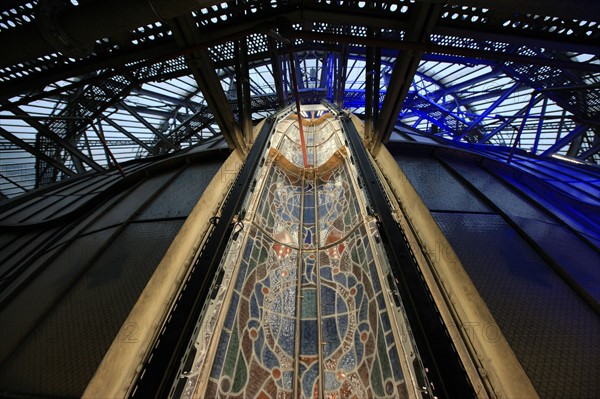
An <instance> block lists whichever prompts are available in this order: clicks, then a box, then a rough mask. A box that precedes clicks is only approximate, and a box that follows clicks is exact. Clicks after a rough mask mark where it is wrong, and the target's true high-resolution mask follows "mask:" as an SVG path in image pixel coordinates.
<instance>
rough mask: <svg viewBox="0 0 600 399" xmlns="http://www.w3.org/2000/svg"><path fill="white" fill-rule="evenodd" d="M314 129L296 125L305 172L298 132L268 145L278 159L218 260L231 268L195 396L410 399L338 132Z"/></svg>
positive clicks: (335, 126)
mask: <svg viewBox="0 0 600 399" xmlns="http://www.w3.org/2000/svg"><path fill="white" fill-rule="evenodd" d="M320 122H321V123H320V124H319V123H316V122H313V123H310V122H309V123H307V124H306V126H305V138H306V150H307V156H308V160H309V166H310V168H309V169H308V170H303V169H302V166H303V161H302V151H301V146H300V140H299V131H298V125H297V122H291V121H290V120H285V121H284V122H282V123H280V126H279V128H278V130H277V132H276V133H275V134H274V135H273V136H272V142H271V146H272V147H273V148H277V149H278V150H279V153H277V154H279V155H276V156H277V157H279V156H282V157H284V158H285V160H286V161H285V162H274V161H273V159H275V158H273V159H271V158H270V160H269V161H268V162H266V164H265V167H266V168H267V170H266V171H265V172H264V173H263V174H261V176H263V177H262V181H259V182H257V187H259V188H260V190H257V192H256V193H254V197H253V199H251V200H250V206H251V208H252V209H255V212H253V213H251V216H250V217H251V220H249V221H245V223H248V224H249V227H248V231H246V235H245V236H244V238H243V239H244V240H245V241H244V242H243V244H241V245H240V247H241V248H243V249H242V250H241V251H240V253H239V255H235V254H229V256H230V257H231V258H232V259H236V256H237V259H238V260H237V262H238V264H237V270H236V271H235V272H234V274H233V278H232V280H231V281H232V282H231V287H230V292H229V297H228V298H227V299H226V300H225V301H224V302H223V303H224V304H225V307H224V308H223V312H224V313H223V315H224V316H223V318H222V320H223V326H222V328H221V331H220V332H219V333H218V334H216V335H215V337H213V344H212V345H215V346H216V347H215V350H214V351H213V356H212V358H211V360H209V362H210V361H212V363H209V364H207V366H206V367H205V370H208V371H206V372H205V373H206V374H207V377H206V379H207V381H208V382H207V383H206V385H205V386H204V387H203V388H200V389H201V391H197V394H196V396H197V397H227V398H242V397H243V398H332V399H333V398H340V399H341V398H354V397H355V398H372V397H378V398H399V397H400V398H403V397H409V394H408V392H409V390H408V388H407V385H406V381H405V377H404V372H403V369H402V366H403V363H402V362H401V358H402V356H403V355H402V353H403V352H402V349H401V346H400V342H399V340H398V338H397V337H398V332H397V328H396V330H395V327H394V325H395V324H394V323H395V322H392V321H391V320H390V316H389V315H388V310H387V309H388V308H387V307H388V306H389V305H388V302H389V301H388V300H387V299H386V298H387V297H386V295H387V289H385V288H384V287H385V285H384V283H382V280H381V277H380V275H381V274H382V272H381V271H380V267H381V266H379V265H378V263H377V261H376V259H377V257H378V256H380V255H377V254H379V253H380V252H378V251H374V250H373V247H372V246H373V245H374V243H373V241H372V239H371V238H370V237H369V231H370V230H369V228H367V219H366V216H365V215H366V212H365V211H364V207H365V205H364V200H361V199H360V198H361V197H360V196H361V194H360V192H359V191H357V190H358V188H357V187H358V185H357V183H356V177H354V175H353V173H354V172H353V169H352V168H351V167H350V163H349V160H348V156H347V155H346V154H347V149H344V148H343V146H342V143H343V142H344V140H343V138H342V137H341V134H342V132H341V130H340V128H339V122H338V121H336V120H334V119H333V118H324V120H321V121H320ZM275 139H277V140H275ZM340 149H341V150H340ZM342 150H343V151H342ZM334 154H336V155H335V156H336V157H338V158H340V159H341V161H339V162H334V163H330V164H329V166H328V167H327V168H323V169H319V167H320V166H321V165H323V164H324V163H326V162H327V161H328V160H330V158H332V156H334ZM288 161H289V162H288ZM286 162H288V163H287V164H286ZM290 162H291V163H290ZM313 162H316V164H313ZM292 164H293V165H296V167H298V168H300V169H293V167H289V166H288V167H286V166H285V165H292ZM288 169H290V170H288ZM298 171H300V172H298ZM361 209H363V210H362V211H361ZM383 261H384V260H381V262H383Z"/></svg>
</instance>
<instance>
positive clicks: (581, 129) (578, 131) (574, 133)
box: [540, 125, 588, 157]
mask: <svg viewBox="0 0 600 399" xmlns="http://www.w3.org/2000/svg"><path fill="white" fill-rule="evenodd" d="M587 129H588V126H586V125H578V126H577V127H576V128H575V129H573V130H571V131H570V132H569V133H568V134H567V135H566V136H564V137H563V138H561V139H560V140H558V141H557V142H556V143H554V144H553V145H552V146H550V148H548V149H547V150H546V151H544V152H542V153H541V154H540V156H542V157H545V156H549V155H552V154H554V153H555V152H558V151H560V150H561V148H563V147H565V146H566V145H568V144H569V143H570V142H572V141H573V140H575V139H576V138H578V137H579V136H581V135H583V134H585V132H586V131H587Z"/></svg>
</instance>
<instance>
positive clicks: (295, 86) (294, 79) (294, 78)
mask: <svg viewBox="0 0 600 399" xmlns="http://www.w3.org/2000/svg"><path fill="white" fill-rule="evenodd" d="M289 54H290V70H291V71H292V83H293V84H294V96H295V97H296V115H298V130H299V131H300V146H301V147H302V161H303V163H304V168H308V159H307V157H306V142H305V141H304V128H303V127H302V116H300V94H299V93H298V77H297V76H296V67H297V66H296V65H294V52H293V51H292V46H291V45H290V46H289Z"/></svg>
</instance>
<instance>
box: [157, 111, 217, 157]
mask: <svg viewBox="0 0 600 399" xmlns="http://www.w3.org/2000/svg"><path fill="white" fill-rule="evenodd" d="M213 121H214V116H213V114H212V112H211V111H210V109H209V108H208V107H206V106H204V107H201V108H200V109H199V110H198V111H197V112H196V113H195V114H194V115H192V116H191V117H190V118H188V119H187V120H185V121H184V122H182V123H181V124H180V125H179V126H177V127H176V128H175V129H173V130H172V131H171V132H170V133H168V135H167V137H168V138H169V140H171V141H172V142H173V143H175V145H177V146H179V145H180V144H181V143H183V142H184V141H186V140H189V139H190V137H192V136H193V135H195V134H196V133H197V132H199V131H201V130H202V129H204V128H205V127H207V126H208V125H209V124H211V123H212V122H213ZM168 150H169V149H168V148H166V147H165V146H164V145H163V144H162V142H161V141H158V140H157V141H155V143H154V146H153V152H158V153H164V152H167V151H168Z"/></svg>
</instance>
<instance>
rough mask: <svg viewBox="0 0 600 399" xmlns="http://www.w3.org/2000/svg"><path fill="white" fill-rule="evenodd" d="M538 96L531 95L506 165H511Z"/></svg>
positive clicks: (535, 93) (535, 94) (534, 93)
mask: <svg viewBox="0 0 600 399" xmlns="http://www.w3.org/2000/svg"><path fill="white" fill-rule="evenodd" d="M536 96H537V92H536V91H534V92H533V93H531V99H530V100H529V104H528V105H527V111H525V115H524V116H523V120H522V121H521V126H520V127H519V131H518V132H517V137H515V142H514V143H513V146H512V148H511V150H510V154H508V159H507V160H506V163H507V164H509V163H510V161H511V160H512V157H513V155H514V153H515V150H516V149H517V146H518V145H519V141H521V134H522V133H523V128H524V127H525V122H527V118H528V117H529V113H530V112H531V108H533V104H534V103H535V97H536Z"/></svg>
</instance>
